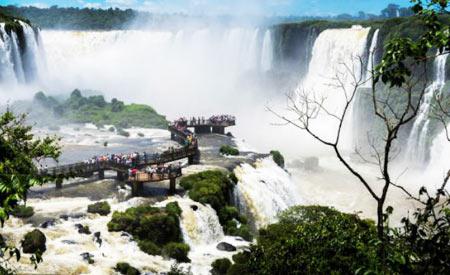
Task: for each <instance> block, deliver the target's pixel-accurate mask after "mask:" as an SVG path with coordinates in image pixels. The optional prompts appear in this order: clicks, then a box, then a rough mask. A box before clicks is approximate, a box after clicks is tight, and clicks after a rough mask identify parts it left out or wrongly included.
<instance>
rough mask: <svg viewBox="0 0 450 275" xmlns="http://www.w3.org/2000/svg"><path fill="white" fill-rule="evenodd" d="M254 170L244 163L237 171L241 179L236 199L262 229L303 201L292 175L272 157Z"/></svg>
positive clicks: (244, 211) (260, 162) (243, 210)
mask: <svg viewBox="0 0 450 275" xmlns="http://www.w3.org/2000/svg"><path fill="white" fill-rule="evenodd" d="M255 167H256V168H255ZM255 167H253V166H251V165H249V164H242V165H241V166H239V167H237V168H236V169H235V170H234V173H235V174H236V177H237V178H238V180H239V182H238V184H237V185H236V187H235V189H234V192H235V193H234V197H235V200H236V202H235V204H236V205H237V206H238V207H239V210H240V211H241V212H242V213H248V214H250V215H251V216H252V217H253V219H254V222H255V225H256V227H257V228H261V227H263V226H266V225H268V224H270V223H273V222H275V221H276V219H277V215H278V214H279V213H280V212H281V211H283V210H286V209H287V208H289V207H291V206H294V205H298V204H300V203H302V201H301V199H300V198H298V196H297V193H298V192H297V191H296V186H295V184H294V183H293V182H292V180H291V177H290V176H289V174H288V173H287V172H286V171H284V170H283V169H281V168H280V167H278V165H277V164H275V162H274V161H273V160H272V159H271V158H266V159H262V160H259V161H257V162H256V164H255Z"/></svg>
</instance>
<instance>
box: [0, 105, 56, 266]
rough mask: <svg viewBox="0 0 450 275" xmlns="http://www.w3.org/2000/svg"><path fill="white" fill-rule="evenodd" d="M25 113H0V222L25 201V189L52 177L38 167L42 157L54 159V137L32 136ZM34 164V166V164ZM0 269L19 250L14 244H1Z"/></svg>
mask: <svg viewBox="0 0 450 275" xmlns="http://www.w3.org/2000/svg"><path fill="white" fill-rule="evenodd" d="M25 117H26V116H25V115H20V116H16V115H14V114H13V113H12V112H11V111H9V110H7V111H6V112H5V113H4V114H2V115H1V116H0V222H1V225H2V226H3V225H4V222H5V221H6V220H7V219H8V218H9V214H10V213H11V211H12V210H13V208H14V207H15V206H16V205H17V204H18V203H19V202H20V201H21V200H24V201H25V200H26V198H27V192H28V190H29V189H30V188H31V187H33V186H36V185H40V184H43V183H46V182H49V181H52V180H53V179H54V178H53V177H51V176H48V175H45V174H44V173H40V171H39V169H38V166H40V165H41V163H42V161H43V160H44V159H54V160H56V159H57V158H58V157H59V155H60V153H61V151H60V147H59V146H58V144H57V141H58V139H57V138H55V137H44V138H35V137H34V135H33V134H32V133H31V130H32V128H31V126H26V125H25ZM36 164H37V165H36ZM1 255H2V257H1V259H0V271H2V272H7V273H9V272H10V271H11V266H10V265H9V263H8V262H9V260H10V259H11V257H13V256H16V257H17V259H19V258H20V251H19V250H18V249H17V248H15V247H3V248H2V254H1ZM32 260H33V262H35V263H37V262H39V261H41V258H40V255H34V256H32Z"/></svg>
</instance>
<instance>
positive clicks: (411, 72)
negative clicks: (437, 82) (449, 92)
mask: <svg viewBox="0 0 450 275" xmlns="http://www.w3.org/2000/svg"><path fill="white" fill-rule="evenodd" d="M412 2H413V3H415V6H414V7H413V8H412V10H413V11H414V12H415V14H416V16H417V17H418V18H419V19H420V20H421V21H422V22H423V24H424V25H425V28H424V30H423V32H422V33H421V35H420V36H419V37H418V38H417V39H415V40H413V39H411V38H405V37H399V38H393V39H392V40H390V41H388V43H387V44H386V46H385V50H384V55H383V58H382V61H381V63H380V64H379V65H378V66H377V67H376V68H372V78H371V80H370V81H372V85H371V86H372V89H371V91H370V93H369V96H370V99H371V105H372V106H371V107H372V108H373V111H374V114H375V116H376V118H377V119H378V120H379V121H380V122H381V124H382V125H383V132H382V138H381V139H379V141H380V144H376V143H375V142H371V154H370V155H369V157H370V159H369V158H366V156H364V155H363V154H361V153H360V152H358V150H357V151H356V153H358V155H359V156H360V157H361V159H362V160H364V161H365V162H367V163H371V164H374V165H376V166H378V167H379V171H380V174H379V180H380V181H382V190H381V192H376V191H375V190H374V188H373V187H372V186H371V185H370V182H369V180H368V178H366V177H365V176H363V175H362V174H361V173H360V172H359V171H358V170H357V169H356V168H355V167H354V166H353V165H352V163H351V162H350V161H349V160H348V159H347V158H346V157H345V155H344V154H343V152H342V150H341V148H340V145H341V141H342V135H343V133H342V132H343V125H344V121H346V120H347V119H349V118H348V116H349V110H350V106H351V105H352V103H353V102H354V100H355V95H356V93H357V92H358V90H359V88H360V87H362V86H364V85H365V84H366V82H367V81H368V80H367V79H365V78H364V75H365V74H364V72H363V71H362V70H363V69H362V68H364V66H363V62H362V59H361V58H356V60H354V61H355V62H356V63H360V64H358V65H359V66H354V65H353V64H351V65H349V64H343V66H344V68H345V71H346V73H348V74H349V75H350V77H351V82H352V85H351V88H349V87H348V86H346V85H344V82H343V79H342V74H341V72H338V73H337V74H336V78H335V79H333V83H332V85H335V87H336V88H338V89H339V90H340V91H341V92H342V97H343V99H344V106H343V108H342V109H340V110H338V111H336V112H334V111H331V109H330V108H327V105H326V104H325V101H326V99H325V98H317V97H316V96H315V95H314V94H311V93H308V91H306V92H305V91H297V93H295V94H294V95H291V96H288V102H289V103H288V110H290V111H291V112H292V113H293V114H294V115H295V118H294V119H291V118H289V117H287V116H284V115H280V114H279V113H277V112H275V111H273V110H272V109H270V108H269V110H270V111H272V112H273V113H274V114H275V115H276V116H278V117H279V118H281V119H282V120H284V121H285V122H287V123H288V124H291V125H294V126H295V127H297V128H299V129H301V130H303V131H306V132H307V133H308V134H309V135H311V136H312V137H314V138H315V139H316V140H318V141H319V142H321V143H322V144H324V145H326V146H328V147H330V148H331V149H332V150H333V151H334V152H335V154H336V156H337V158H338V159H339V161H340V162H341V163H342V164H343V165H344V166H345V167H346V169H347V170H348V171H350V173H352V174H353V175H354V176H355V177H356V178H357V179H358V180H359V182H360V183H361V184H362V185H363V186H364V187H365V189H366V190H367V191H368V193H369V194H370V196H371V197H372V198H373V199H374V200H375V201H376V203H377V209H376V212H377V236H378V239H379V240H380V241H381V244H380V247H379V255H378V256H379V257H380V259H381V261H382V262H383V263H384V262H385V261H386V251H387V245H388V242H389V238H388V237H389V236H388V233H389V228H388V226H387V223H386V222H387V218H388V216H389V214H391V213H392V211H393V209H392V208H391V207H386V206H385V203H386V197H387V195H388V192H389V190H390V189H391V188H392V187H396V188H399V189H401V190H402V191H404V192H405V193H406V194H407V195H408V196H411V194H410V193H409V192H408V191H407V190H406V189H405V188H403V187H402V186H399V185H397V184H396V183H395V180H394V179H393V177H392V175H391V171H390V169H391V162H392V160H393V159H394V158H395V157H396V156H397V152H396V149H395V146H396V144H395V143H396V141H397V139H398V136H399V132H400V131H401V130H402V129H404V128H405V126H406V125H408V123H410V122H411V121H413V120H414V119H415V118H416V116H417V114H418V111H419V107H420V105H421V103H422V102H423V100H424V94H425V91H426V88H427V87H428V79H427V62H429V61H430V60H433V59H434V58H436V53H435V52H436V51H433V49H438V55H440V54H444V53H447V52H449V50H450V32H449V27H448V26H446V25H444V24H442V23H441V22H440V21H439V13H440V12H443V11H444V10H445V9H446V8H447V1H434V0H432V1H417V0H413V1H412ZM424 3H425V4H424ZM387 10H388V11H387V14H389V15H391V13H392V12H394V11H397V10H398V6H396V5H390V6H389V7H388V9H387ZM430 52H434V53H433V54H430ZM355 68H361V69H360V71H357V70H356V69H355ZM448 108H449V107H448V106H445V105H443V107H442V110H443V111H445V112H444V114H445V113H447V114H448V113H449V109H448ZM319 116H328V117H329V118H331V119H332V120H335V121H336V128H335V129H334V130H335V135H334V137H332V138H331V139H330V138H327V137H324V136H323V135H321V134H320V133H319V132H317V131H316V130H315V128H314V127H313V126H312V124H313V122H314V120H315V119H317V118H318V117H319ZM447 181H448V179H447ZM447 181H445V184H444V185H443V188H441V189H442V190H444V188H445V185H446V182H447ZM431 209H432V210H434V206H433V207H431ZM418 215H420V213H418ZM447 245H448V243H447Z"/></svg>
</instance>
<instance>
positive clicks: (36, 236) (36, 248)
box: [22, 229, 47, 254]
mask: <svg viewBox="0 0 450 275" xmlns="http://www.w3.org/2000/svg"><path fill="white" fill-rule="evenodd" d="M46 242H47V238H46V237H45V235H44V233H42V232H41V231H40V230H38V229H35V230H33V231H31V232H28V233H27V234H25V236H24V238H23V240H22V250H23V252H24V253H30V254H35V253H37V254H42V253H44V252H45V250H47V247H46V245H45V243H46Z"/></svg>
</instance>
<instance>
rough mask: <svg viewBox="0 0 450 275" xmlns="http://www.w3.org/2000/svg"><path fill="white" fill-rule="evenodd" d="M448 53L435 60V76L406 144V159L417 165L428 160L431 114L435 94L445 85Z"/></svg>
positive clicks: (427, 89) (425, 94) (424, 96)
mask: <svg viewBox="0 0 450 275" xmlns="http://www.w3.org/2000/svg"><path fill="white" fill-rule="evenodd" d="M447 57H448V55H447V54H445V55H439V56H437V57H436V59H435V60H434V71H435V78H434V80H433V82H432V83H431V84H430V85H429V86H428V87H427V88H426V90H425V93H424V95H423V99H422V103H421V104H420V107H419V110H418V113H417V117H416V119H415V121H414V124H413V127H412V130H411V133H410V135H409V137H408V143H407V145H406V153H405V161H407V162H410V163H411V162H412V163H413V164H415V165H419V166H420V165H423V164H425V163H426V161H427V148H428V146H427V144H428V132H429V124H430V120H429V115H430V111H431V104H432V101H433V98H434V97H435V95H438V94H440V93H441V92H442V89H443V88H444V85H445V65H446V62H447Z"/></svg>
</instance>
